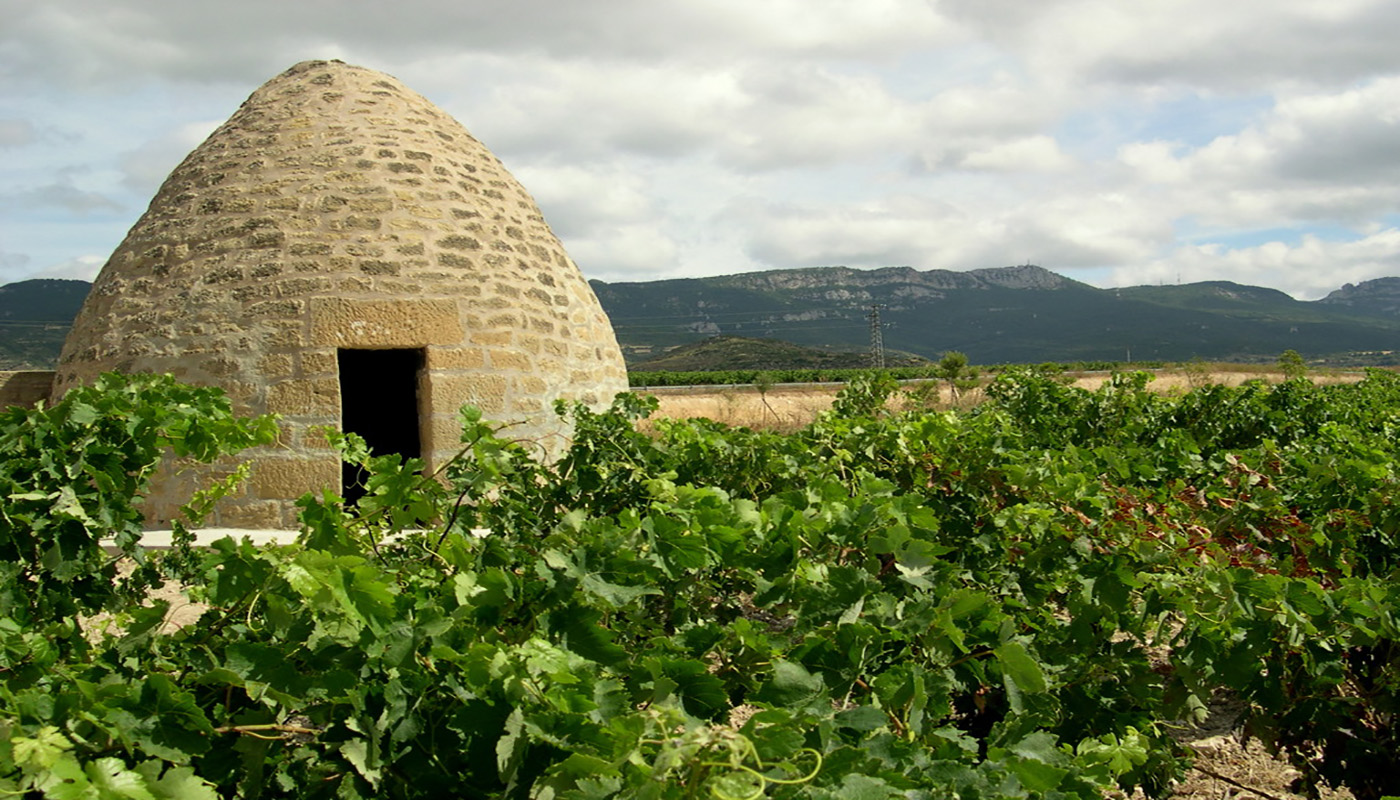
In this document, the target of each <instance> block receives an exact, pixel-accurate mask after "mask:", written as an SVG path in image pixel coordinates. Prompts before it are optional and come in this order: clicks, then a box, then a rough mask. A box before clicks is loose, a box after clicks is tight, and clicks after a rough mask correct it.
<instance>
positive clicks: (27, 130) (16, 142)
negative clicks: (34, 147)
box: [0, 119, 39, 148]
mask: <svg viewBox="0 0 1400 800" xmlns="http://www.w3.org/2000/svg"><path fill="white" fill-rule="evenodd" d="M38 138H39V135H38V133H37V132H36V131H35V130H34V125H33V123H31V122H29V121H28V120H22V119H0V148H6V147H23V146H25V145H27V144H32V143H33V142H35V141H36V140H37V139H38Z"/></svg>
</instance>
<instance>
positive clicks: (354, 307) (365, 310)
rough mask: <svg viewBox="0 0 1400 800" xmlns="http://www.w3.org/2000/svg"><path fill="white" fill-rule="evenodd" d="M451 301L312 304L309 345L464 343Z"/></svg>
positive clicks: (326, 300) (326, 299)
mask: <svg viewBox="0 0 1400 800" xmlns="http://www.w3.org/2000/svg"><path fill="white" fill-rule="evenodd" d="M463 336H464V334H463V331H462V325H461V321H460V320H459V319H458V318H457V303H456V302H455V301H452V300H426V299H420V300H352V299H349V298H341V297H323V298H315V299H313V300H312V301H311V344H312V345H321V346H330V347H424V346H427V345H435V344H436V345H455V344H458V343H459V342H461V341H462V339H463Z"/></svg>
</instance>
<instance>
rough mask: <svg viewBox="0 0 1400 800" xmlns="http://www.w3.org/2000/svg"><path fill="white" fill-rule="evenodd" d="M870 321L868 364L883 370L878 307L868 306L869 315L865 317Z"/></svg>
mask: <svg viewBox="0 0 1400 800" xmlns="http://www.w3.org/2000/svg"><path fill="white" fill-rule="evenodd" d="M866 319H868V320H870V363H871V366H873V367H875V369H884V368H885V336H884V334H883V333H882V332H881V330H882V328H881V325H880V306H879V304H875V305H872V306H870V314H869V315H868V316H867V317H866Z"/></svg>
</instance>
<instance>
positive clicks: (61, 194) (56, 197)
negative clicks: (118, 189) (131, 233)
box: [0, 179, 122, 215]
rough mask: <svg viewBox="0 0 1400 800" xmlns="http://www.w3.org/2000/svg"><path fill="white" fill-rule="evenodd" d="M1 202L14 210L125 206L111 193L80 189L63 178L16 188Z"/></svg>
mask: <svg viewBox="0 0 1400 800" xmlns="http://www.w3.org/2000/svg"><path fill="white" fill-rule="evenodd" d="M0 206H3V207H5V208H7V209H13V210H20V209H34V208H57V209H63V210H65V211H69V212H71V213H73V214H77V215H87V214H97V213H101V212H104V211H105V212H112V211H121V210H122V206H121V204H120V203H118V202H117V201H115V200H113V199H112V198H110V197H108V196H107V195H105V194H102V193H101V192H94V191H88V190H85V189H80V188H78V187H77V186H74V185H73V184H72V183H71V182H70V181H67V180H63V179H60V180H59V181H56V182H54V183H47V184H44V185H43V186H34V187H30V188H27V189H23V190H20V191H18V192H15V193H14V194H13V195H11V196H10V197H8V198H4V201H3V203H0Z"/></svg>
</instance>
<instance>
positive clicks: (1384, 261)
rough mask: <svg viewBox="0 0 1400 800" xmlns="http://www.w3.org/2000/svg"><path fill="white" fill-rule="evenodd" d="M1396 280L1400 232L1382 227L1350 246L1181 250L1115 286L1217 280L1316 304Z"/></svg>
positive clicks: (1313, 239)
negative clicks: (1344, 289)
mask: <svg viewBox="0 0 1400 800" xmlns="http://www.w3.org/2000/svg"><path fill="white" fill-rule="evenodd" d="M1394 275H1400V230H1397V229H1395V228H1385V229H1383V230H1379V231H1375V232H1372V233H1371V234H1369V235H1366V236H1363V237H1361V238H1358V239H1354V240H1351V241H1328V240H1325V239H1322V238H1320V237H1318V236H1314V235H1304V236H1303V237H1302V238H1301V239H1300V240H1299V241H1298V242H1297V243H1295V244H1289V243H1286V242H1282V241H1270V242H1265V243H1263V244H1260V245H1256V246H1253V247H1239V248H1225V247H1223V246H1221V245H1216V244H1206V245H1195V246H1186V247H1180V248H1177V249H1175V250H1173V251H1172V252H1171V253H1170V254H1168V255H1167V256H1166V257H1165V258H1161V259H1158V260H1155V261H1153V262H1152V263H1150V264H1148V265H1146V267H1142V268H1133V269H1122V270H1119V271H1117V272H1116V273H1115V274H1114V275H1113V276H1112V280H1113V282H1114V284H1115V285H1129V284H1152V283H1175V282H1177V281H1178V280H1180V281H1182V282H1186V283H1190V282H1193V281H1205V280H1219V279H1221V278H1222V277H1224V276H1228V279H1229V280H1232V281H1235V282H1236V283H1244V284H1255V285H1260V286H1269V287H1272V288H1276V289H1280V290H1282V291H1284V292H1287V293H1289V294H1291V295H1293V296H1294V297H1296V298H1298V299H1300V300H1315V299H1317V298H1319V297H1322V296H1324V295H1326V294H1327V293H1328V292H1331V291H1332V290H1334V289H1338V288H1340V287H1341V286H1342V285H1343V284H1345V283H1360V282H1361V281H1365V280H1370V279H1372V278H1380V277H1385V276H1394Z"/></svg>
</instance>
